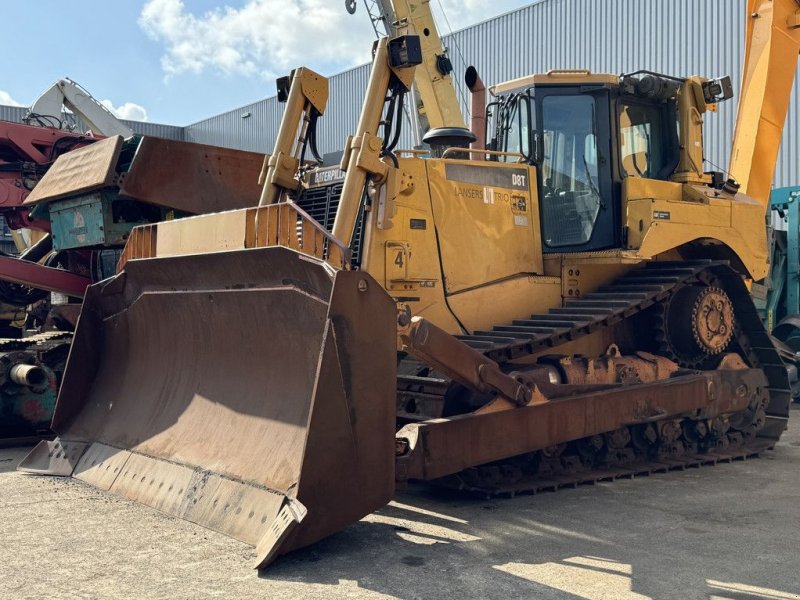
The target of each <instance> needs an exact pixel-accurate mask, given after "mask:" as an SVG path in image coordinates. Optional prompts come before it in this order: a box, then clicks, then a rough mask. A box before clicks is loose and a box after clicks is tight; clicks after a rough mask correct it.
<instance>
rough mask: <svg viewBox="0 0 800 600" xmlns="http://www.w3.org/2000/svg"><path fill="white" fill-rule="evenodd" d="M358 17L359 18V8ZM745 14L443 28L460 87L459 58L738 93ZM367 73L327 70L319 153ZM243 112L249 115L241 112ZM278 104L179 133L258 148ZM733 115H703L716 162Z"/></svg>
mask: <svg viewBox="0 0 800 600" xmlns="http://www.w3.org/2000/svg"><path fill="white" fill-rule="evenodd" d="M360 17H361V18H363V19H365V18H366V16H365V15H364V14H363V13H362V14H361V15H360ZM744 19H745V0H669V1H666V0H543V1H541V2H538V3H535V4H533V5H531V6H527V7H525V8H522V9H520V10H517V11H514V12H511V13H508V14H506V15H502V16H500V17H497V18H494V19H491V20H489V21H486V22H483V23H480V24H478V25H475V26H473V27H469V28H467V29H464V30H462V31H458V32H456V33H455V34H452V35H447V36H444V41H445V44H446V45H447V46H448V47H449V49H450V56H451V58H452V60H453V64H454V65H455V67H456V72H457V73H458V74H459V75H458V79H459V81H458V84H459V86H461V82H460V78H461V74H463V72H464V69H465V68H466V64H473V65H475V66H476V67H477V68H478V70H479V72H480V73H481V77H482V78H483V80H484V82H486V84H487V85H489V84H492V83H498V82H501V81H506V80H509V79H514V78H516V77H521V76H524V75H528V74H530V73H539V72H544V71H547V70H549V69H554V68H588V69H591V70H592V71H596V72H610V73H622V72H631V71H636V70H639V69H650V70H653V71H659V72H663V73H667V74H672V75H694V74H697V75H704V76H709V77H714V76H720V75H731V76H732V78H733V80H734V89H735V90H736V91H737V92H738V87H739V80H740V76H741V70H742V53H743V50H744V39H743V37H744ZM368 73H369V69H368V66H367V65H364V66H361V67H357V68H355V69H351V70H349V71H345V72H344V73H340V74H338V75H334V76H333V77H332V78H331V81H330V85H331V97H330V100H329V102H328V110H327V112H326V114H325V116H324V117H323V119H322V120H321V125H320V150H321V151H322V152H326V151H333V150H336V149H339V148H340V147H341V146H342V143H343V142H344V140H345V138H346V137H347V135H348V134H349V133H352V131H353V130H354V129H355V126H356V122H357V120H358V111H359V108H360V104H361V100H362V98H363V93H364V89H365V88H366V82H367V77H368ZM796 88H797V86H796V85H795V92H794V93H793V96H792V103H791V106H790V108H789V118H788V121H787V126H786V130H785V134H784V141H783V148H782V152H781V157H780V160H779V164H778V168H777V173H776V185H779V186H783V185H791V184H793V183H797V182H798V181H800V174H798V173H797V172H796V171H797V169H796V167H795V157H796V156H797V155H798V153H797V151H798V146H800V119H798V111H799V110H800V105H799V104H798V96H797V91H796ZM460 93H463V91H460ZM465 111H466V107H465ZM247 112H250V113H252V116H251V117H249V118H246V119H242V118H241V115H242V114H245V113H247ZM280 112H281V111H280V107H279V106H278V104H277V102H276V100H275V98H274V97H272V98H267V99H265V100H263V101H261V102H257V103H255V104H252V105H249V106H246V107H242V108H240V109H236V110H234V111H231V112H228V113H224V114H221V115H218V116H215V117H213V118H210V119H206V120H204V121H201V122H199V123H195V124H194V125H190V126H188V127H187V128H186V139H187V140H192V141H198V142H203V143H209V144H221V145H224V146H231V147H235V148H242V149H247V150H254V151H258V152H265V151H268V150H269V148H270V147H271V145H272V142H273V140H274V136H275V127H276V125H275V124H276V122H277V120H278V119H279V115H280ZM735 113H736V103H735V100H734V101H731V102H727V103H723V104H721V105H720V111H719V113H717V114H716V115H714V114H711V115H709V117H708V119H707V123H708V126H707V128H706V144H707V146H706V150H707V151H706V154H707V157H708V159H709V160H710V161H711V162H713V163H715V164H716V165H719V166H720V167H722V168H727V164H728V154H729V146H730V142H731V139H732V137H733V127H734V120H735ZM405 143H406V144H408V143H409V142H408V138H407V137H406V140H405Z"/></svg>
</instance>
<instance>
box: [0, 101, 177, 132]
mask: <svg viewBox="0 0 800 600" xmlns="http://www.w3.org/2000/svg"><path fill="white" fill-rule="evenodd" d="M27 113H28V109H27V108H25V107H24V106H0V121H14V122H15V123H21V122H22V119H23V117H24V116H25V115H26V114H27ZM122 122H123V123H125V124H126V125H127V126H128V127H130V128H131V129H133V130H134V131H135V132H136V133H141V134H142V135H152V136H154V137H161V138H167V139H170V140H182V139H183V137H184V131H185V130H186V128H185V127H180V126H176V125H162V124H160V123H149V122H147V121H126V120H124V119H123V121H122Z"/></svg>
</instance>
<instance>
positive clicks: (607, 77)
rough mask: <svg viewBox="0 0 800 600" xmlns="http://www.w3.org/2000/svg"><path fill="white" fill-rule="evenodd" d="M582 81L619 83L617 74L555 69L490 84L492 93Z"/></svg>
mask: <svg viewBox="0 0 800 600" xmlns="http://www.w3.org/2000/svg"><path fill="white" fill-rule="evenodd" d="M574 83H583V84H588V85H592V84H594V85H614V86H618V85H619V75H612V74H610V73H592V72H591V71H589V70H586V69H557V70H553V71H548V72H547V73H544V74H537V75H527V76H525V77H520V78H518V79H512V80H511V81H505V82H503V83H498V84H496V85H494V86H492V88H491V91H492V93H493V94H505V93H507V92H514V91H518V90H523V89H526V88H529V87H531V86H532V85H558V84H574Z"/></svg>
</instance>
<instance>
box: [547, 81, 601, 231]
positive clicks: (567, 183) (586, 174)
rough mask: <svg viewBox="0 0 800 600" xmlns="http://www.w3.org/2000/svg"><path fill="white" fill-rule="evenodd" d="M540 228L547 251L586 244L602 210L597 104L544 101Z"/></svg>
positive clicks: (568, 98) (570, 98)
mask: <svg viewBox="0 0 800 600" xmlns="http://www.w3.org/2000/svg"><path fill="white" fill-rule="evenodd" d="M541 110H542V134H543V140H542V141H543V153H544V154H543V156H542V162H541V170H542V183H543V186H542V187H543V190H542V191H543V198H542V229H543V232H544V242H545V244H547V245H548V246H574V245H580V244H585V243H586V242H588V241H589V239H590V238H591V237H592V231H593V230H594V225H595V221H596V220H597V214H598V212H599V211H600V203H601V199H600V193H599V191H598V185H599V177H598V171H597V135H596V132H597V127H596V118H595V99H594V98H593V97H592V96H588V95H564V96H560V95H548V96H545V97H544V98H543V100H542V108H541Z"/></svg>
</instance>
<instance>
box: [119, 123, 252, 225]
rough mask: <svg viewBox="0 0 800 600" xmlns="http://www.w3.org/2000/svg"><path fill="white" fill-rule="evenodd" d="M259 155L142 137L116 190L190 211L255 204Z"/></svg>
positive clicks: (226, 208) (212, 210) (215, 210)
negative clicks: (118, 188)
mask: <svg viewBox="0 0 800 600" xmlns="http://www.w3.org/2000/svg"><path fill="white" fill-rule="evenodd" d="M263 162H264V155H263V154H259V153H256V152H245V151H243V150H232V149H230V148H219V147H216V146H207V145H205V144H195V143H190V142H179V141H175V140H167V139H162V138H156V137H145V138H143V139H142V141H141V143H140V144H139V148H138V149H137V151H136V156H135V158H134V160H133V163H132V165H131V168H130V170H129V171H128V172H127V173H125V174H124V175H123V177H121V181H120V194H122V195H123V196H130V197H132V198H136V199H137V200H141V201H143V202H149V203H150V204H156V205H158V206H163V207H166V208H172V209H175V210H180V211H184V212H188V213H192V214H197V215H199V214H205V213H210V212H220V211H223V210H231V209H235V208H249V207H251V206H256V205H258V198H259V196H260V194H261V186H260V185H259V184H258V176H259V174H260V173H261V166H262V164H263Z"/></svg>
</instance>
